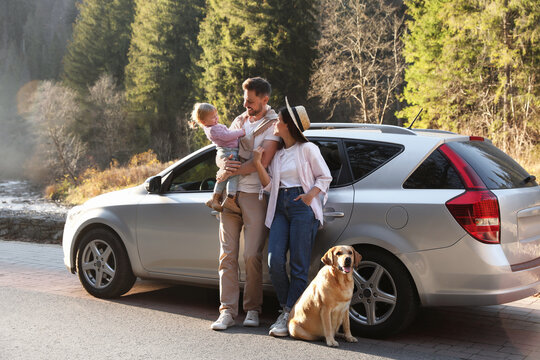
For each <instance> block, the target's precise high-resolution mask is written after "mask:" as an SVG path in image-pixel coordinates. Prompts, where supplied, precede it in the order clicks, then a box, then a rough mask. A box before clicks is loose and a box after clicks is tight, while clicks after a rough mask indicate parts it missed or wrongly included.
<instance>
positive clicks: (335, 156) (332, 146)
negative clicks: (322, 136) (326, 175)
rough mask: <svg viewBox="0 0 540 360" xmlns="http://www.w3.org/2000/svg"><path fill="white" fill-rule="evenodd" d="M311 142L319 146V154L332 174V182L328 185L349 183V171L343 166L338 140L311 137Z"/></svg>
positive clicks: (334, 185)
mask: <svg viewBox="0 0 540 360" xmlns="http://www.w3.org/2000/svg"><path fill="white" fill-rule="evenodd" d="M311 142H312V143H314V144H315V145H317V146H318V147H319V149H320V150H321V155H322V157H323V158H324V160H325V161H326V165H328V169H330V174H331V175H332V182H331V183H330V187H336V186H340V185H344V184H347V183H350V182H351V181H350V176H349V172H348V171H347V170H346V167H345V166H344V164H345V161H344V160H343V156H342V154H341V152H340V151H339V142H338V141H332V140H315V139H311Z"/></svg>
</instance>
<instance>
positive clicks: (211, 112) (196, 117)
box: [191, 103, 246, 213]
mask: <svg viewBox="0 0 540 360" xmlns="http://www.w3.org/2000/svg"><path fill="white" fill-rule="evenodd" d="M191 119H192V120H193V121H194V122H195V123H196V124H198V125H199V126H201V127H202V128H203V130H204V133H205V134H206V137H207V138H208V140H210V141H211V142H213V143H214V144H216V146H217V158H221V159H223V158H227V159H228V158H229V156H230V155H233V160H237V159H238V138H240V137H242V136H245V135H246V131H245V130H244V129H238V130H230V129H228V128H227V127H226V126H225V125H223V124H219V123H218V121H219V116H218V113H217V109H216V108H215V107H214V106H213V105H211V104H207V103H196V104H195V106H194V107H193V112H192V114H191ZM225 187H226V188H227V197H226V198H225V201H224V202H223V204H221V203H220V201H221V194H222V193H223V190H224V189H225ZM237 188H238V175H237V176H231V177H230V178H228V179H227V180H226V181H223V182H216V185H215V187H214V194H213V196H212V198H211V199H210V200H208V201H207V202H206V205H207V206H208V207H211V208H212V209H214V210H216V211H219V212H221V211H223V207H225V208H227V209H229V210H231V211H234V212H237V213H240V212H241V211H240V208H239V207H238V205H237V204H236V189H237Z"/></svg>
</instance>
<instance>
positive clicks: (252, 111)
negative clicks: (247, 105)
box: [248, 106, 263, 116]
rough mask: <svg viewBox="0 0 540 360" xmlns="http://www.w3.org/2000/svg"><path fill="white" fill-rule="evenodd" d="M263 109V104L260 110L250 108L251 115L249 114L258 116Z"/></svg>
mask: <svg viewBox="0 0 540 360" xmlns="http://www.w3.org/2000/svg"><path fill="white" fill-rule="evenodd" d="M262 111H263V108H262V106H261V108H260V109H259V110H255V109H253V108H251V110H250V109H248V115H249V116H257V115H259V114H260V113H261V112H262Z"/></svg>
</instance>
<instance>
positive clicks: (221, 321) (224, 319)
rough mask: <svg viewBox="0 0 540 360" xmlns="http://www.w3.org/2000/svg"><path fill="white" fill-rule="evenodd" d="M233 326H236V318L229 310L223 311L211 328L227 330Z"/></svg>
mask: <svg viewBox="0 0 540 360" xmlns="http://www.w3.org/2000/svg"><path fill="white" fill-rule="evenodd" d="M231 326H234V319H233V318H232V315H231V314H229V313H228V312H222V313H221V314H220V315H219V318H218V319H217V320H216V321H215V322H214V323H213V324H212V325H210V328H211V329H212V330H225V329H227V328H229V327H231Z"/></svg>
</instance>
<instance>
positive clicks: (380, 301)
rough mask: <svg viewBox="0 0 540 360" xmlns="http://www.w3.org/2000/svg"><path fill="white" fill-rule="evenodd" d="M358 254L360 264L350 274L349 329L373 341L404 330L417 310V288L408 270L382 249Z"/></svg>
mask: <svg viewBox="0 0 540 360" xmlns="http://www.w3.org/2000/svg"><path fill="white" fill-rule="evenodd" d="M358 252H359V253H360V254H361V255H362V261H361V262H360V265H359V266H358V268H357V269H356V270H355V271H354V273H353V278H354V293H353V296H352V300H351V306H350V310H349V314H350V318H351V327H352V328H353V329H354V330H355V332H356V333H357V334H358V335H360V336H363V337H372V338H382V337H387V336H390V335H394V334H396V333H398V332H400V331H402V330H404V329H405V328H406V327H407V326H408V325H410V323H411V322H412V321H413V320H414V318H415V316H416V312H417V309H418V299H417V295H416V288H415V286H414V283H413V281H412V279H411V278H410V276H409V273H408V271H407V269H406V268H405V267H404V266H403V264H401V263H400V262H399V261H398V260H397V259H395V258H394V257H393V256H392V255H390V254H387V253H385V252H383V251H381V250H377V249H372V248H367V249H366V248H363V249H358Z"/></svg>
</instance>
